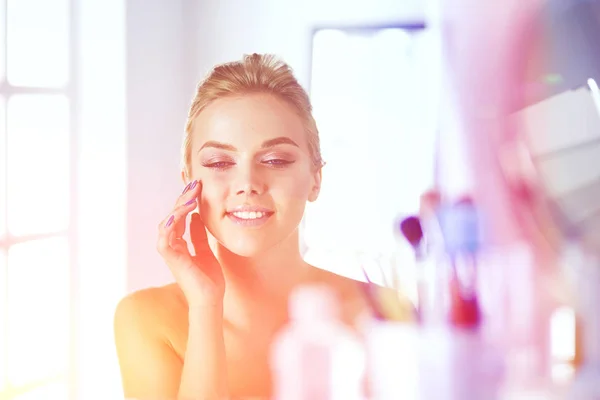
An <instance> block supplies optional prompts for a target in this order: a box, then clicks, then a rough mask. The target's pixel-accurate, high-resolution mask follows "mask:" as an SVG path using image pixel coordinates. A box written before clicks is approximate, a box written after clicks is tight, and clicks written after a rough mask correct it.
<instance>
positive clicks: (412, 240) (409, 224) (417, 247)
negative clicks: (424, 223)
mask: <svg viewBox="0 0 600 400" xmlns="http://www.w3.org/2000/svg"><path fill="white" fill-rule="evenodd" d="M400 232H402V235H404V238H405V239H406V240H407V241H408V243H409V244H410V246H411V247H412V248H413V250H414V251H415V258H416V259H419V258H421V256H422V254H421V253H422V251H421V243H422V241H423V228H422V227H421V221H420V220H419V218H418V217H415V216H410V217H408V218H405V219H403V220H402V222H400Z"/></svg>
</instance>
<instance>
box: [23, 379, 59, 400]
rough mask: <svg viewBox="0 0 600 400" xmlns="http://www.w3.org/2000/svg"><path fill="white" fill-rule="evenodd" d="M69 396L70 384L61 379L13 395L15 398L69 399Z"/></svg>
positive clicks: (38, 399) (37, 399)
mask: <svg viewBox="0 0 600 400" xmlns="http://www.w3.org/2000/svg"><path fill="white" fill-rule="evenodd" d="M68 398H69V386H68V385H67V382H66V380H61V381H59V382H56V383H52V384H49V385H44V386H41V387H39V388H36V389H33V390H30V391H28V392H27V393H23V394H22V395H20V396H17V397H13V400H67V399H68Z"/></svg>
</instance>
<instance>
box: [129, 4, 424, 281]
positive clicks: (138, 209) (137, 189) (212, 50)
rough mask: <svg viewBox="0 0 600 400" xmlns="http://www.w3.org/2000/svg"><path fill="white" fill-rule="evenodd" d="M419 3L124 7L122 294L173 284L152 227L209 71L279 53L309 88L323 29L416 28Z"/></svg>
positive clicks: (174, 178)
mask: <svg viewBox="0 0 600 400" xmlns="http://www.w3.org/2000/svg"><path fill="white" fill-rule="evenodd" d="M423 14H424V7H423V4H422V1H419V0H404V1H397V0H376V1H372V2H370V4H369V3H367V2H364V1H358V0H352V1H342V0H325V1H321V0H307V1H304V2H303V3H298V2H291V1H283V0H245V1H242V0H220V1H217V0H212V1H200V0H145V1H144V0H129V2H128V18H127V23H128V43H127V45H128V60H127V62H128V69H127V71H128V84H127V94H128V102H127V107H128V117H129V122H128V129H129V143H128V146H129V164H128V167H129V175H128V176H129V198H128V229H129V232H128V246H129V248H128V263H129V267H128V290H129V291H132V290H136V289H140V288H143V287H147V286H153V285H162V284H164V283H167V282H170V281H172V279H171V276H170V274H169V271H168V270H167V268H166V266H164V264H163V263H162V262H161V260H160V258H159V257H158V254H156V252H155V251H154V242H155V238H156V227H157V224H158V223H159V221H160V220H161V219H162V218H163V217H164V216H165V214H166V213H168V212H169V209H170V207H171V205H172V203H173V202H174V200H175V199H176V197H177V195H178V194H179V191H180V189H181V182H180V178H179V146H180V142H181V134H182V132H183V126H184V123H185V115H186V112H187V107H188V104H189V101H190V100H191V97H192V95H193V92H194V88H195V85H196V83H197V81H198V80H200V79H201V78H202V77H203V76H204V75H205V74H206V73H207V72H208V71H209V70H210V69H211V68H212V67H213V66H214V65H215V64H217V63H222V62H226V61H231V60H235V59H239V58H240V57H241V56H242V55H243V54H245V53H253V52H258V53H263V52H269V53H276V54H278V55H280V56H281V57H283V58H284V59H285V61H287V62H288V63H289V64H290V65H291V66H292V67H293V68H294V70H295V72H296V75H297V77H298V79H299V81H300V83H301V84H303V85H304V86H305V87H307V88H308V82H309V77H310V51H311V34H312V30H313V29H314V28H315V27H320V26H340V25H352V26H364V25H376V24H387V23H398V22H407V21H408V22H412V21H422V20H423V18H424V15H423Z"/></svg>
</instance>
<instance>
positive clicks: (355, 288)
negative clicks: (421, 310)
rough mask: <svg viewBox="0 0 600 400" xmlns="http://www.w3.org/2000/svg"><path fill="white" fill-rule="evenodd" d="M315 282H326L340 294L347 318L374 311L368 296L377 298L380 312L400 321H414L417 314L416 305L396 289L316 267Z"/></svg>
mask: <svg viewBox="0 0 600 400" xmlns="http://www.w3.org/2000/svg"><path fill="white" fill-rule="evenodd" d="M313 281H314V282H319V283H325V284H327V285H329V286H330V287H332V288H333V289H334V290H335V291H336V293H337V294H338V298H339V299H340V301H341V303H342V305H343V312H344V317H345V318H350V319H353V318H356V317H357V316H358V315H359V314H360V313H365V312H372V310H371V309H370V307H369V301H368V299H367V296H369V297H373V298H376V301H377V303H379V305H378V308H379V310H378V311H379V312H384V313H385V314H386V315H388V316H390V317H393V318H394V319H397V320H400V321H412V320H413V319H414V315H415V309H414V305H413V304H412V303H411V301H410V300H409V299H408V297H407V296H406V295H405V294H404V293H401V292H398V291H397V290H395V289H392V288H388V287H383V286H379V285H372V287H369V284H367V283H365V282H361V281H357V280H354V279H351V278H347V277H344V276H341V275H338V274H335V273H333V272H330V271H326V270H323V269H319V268H316V267H315V272H314V277H313ZM382 308H384V309H385V310H384V309H382Z"/></svg>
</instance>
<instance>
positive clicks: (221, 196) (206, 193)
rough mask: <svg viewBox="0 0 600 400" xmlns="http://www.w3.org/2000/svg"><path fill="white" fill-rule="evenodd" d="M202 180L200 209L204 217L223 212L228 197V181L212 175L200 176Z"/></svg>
mask: <svg viewBox="0 0 600 400" xmlns="http://www.w3.org/2000/svg"><path fill="white" fill-rule="evenodd" d="M207 175H208V174H207ZM199 179H200V180H201V182H202V193H201V195H200V210H201V214H202V217H203V219H205V220H206V218H207V217H209V216H214V213H215V212H216V213H221V212H222V211H223V210H222V208H223V204H225V202H224V201H225V199H226V197H227V187H228V186H227V182H226V180H225V179H223V178H222V177H218V176H214V175H210V176H204V177H199Z"/></svg>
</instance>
